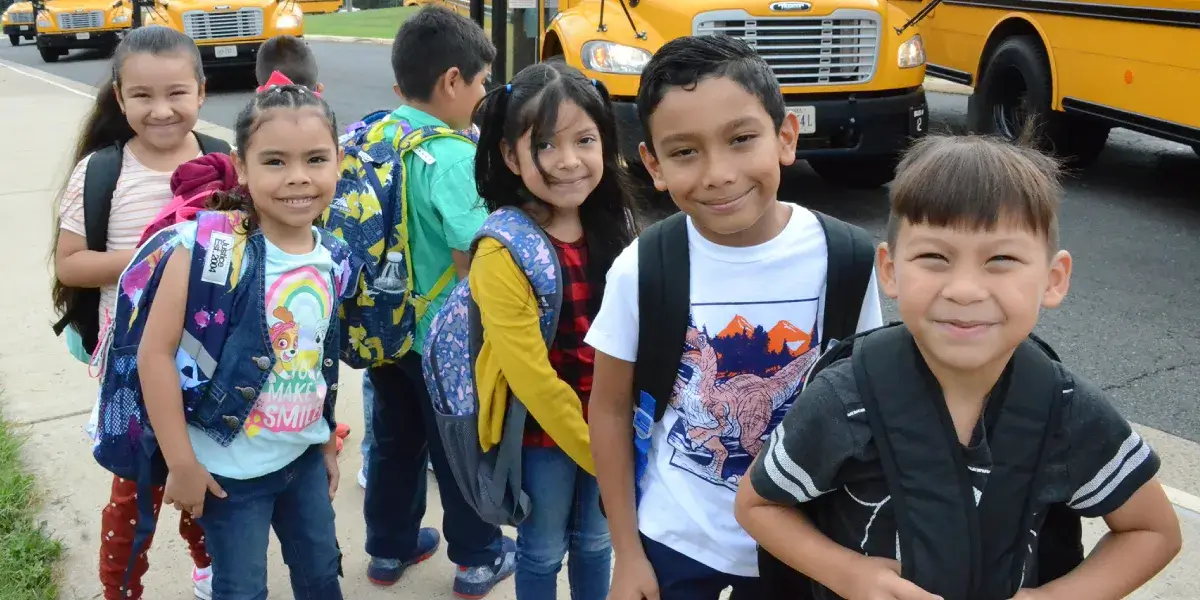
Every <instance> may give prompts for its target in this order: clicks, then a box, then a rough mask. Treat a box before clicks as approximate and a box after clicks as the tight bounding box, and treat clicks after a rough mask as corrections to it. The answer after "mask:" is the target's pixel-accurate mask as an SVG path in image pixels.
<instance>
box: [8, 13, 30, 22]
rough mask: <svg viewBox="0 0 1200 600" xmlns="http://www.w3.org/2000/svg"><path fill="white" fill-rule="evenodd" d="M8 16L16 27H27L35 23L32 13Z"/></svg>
mask: <svg viewBox="0 0 1200 600" xmlns="http://www.w3.org/2000/svg"><path fill="white" fill-rule="evenodd" d="M8 16H9V18H10V19H12V22H13V23H14V24H16V25H25V24H27V23H32V22H33V13H31V12H13V13H8Z"/></svg>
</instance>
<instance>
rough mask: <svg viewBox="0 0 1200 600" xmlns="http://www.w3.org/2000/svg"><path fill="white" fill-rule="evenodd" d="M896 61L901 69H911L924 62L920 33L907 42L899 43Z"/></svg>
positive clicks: (923, 42) (923, 47)
mask: <svg viewBox="0 0 1200 600" xmlns="http://www.w3.org/2000/svg"><path fill="white" fill-rule="evenodd" d="M896 62H897V64H899V65H900V68H901V69H911V68H913V67H919V66H921V65H923V64H925V41H924V40H922V39H921V34H919V33H918V34H916V35H914V36H912V38H911V39H909V40H908V41H907V42H904V43H903V44H900V50H899V52H897V56H896Z"/></svg>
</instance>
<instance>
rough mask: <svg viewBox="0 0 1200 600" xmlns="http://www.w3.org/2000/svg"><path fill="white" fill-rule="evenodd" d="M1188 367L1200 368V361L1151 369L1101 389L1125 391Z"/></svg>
mask: <svg viewBox="0 0 1200 600" xmlns="http://www.w3.org/2000/svg"><path fill="white" fill-rule="evenodd" d="M1188 367H1200V359H1197V360H1191V361H1188V362H1185V363H1180V364H1177V365H1170V366H1166V367H1159V368H1157V369H1150V370H1149V371H1144V372H1142V373H1139V374H1137V375H1134V376H1133V377H1130V378H1128V379H1126V380H1124V381H1120V382H1117V383H1110V384H1108V385H1105V386H1102V387H1101V388H1100V389H1101V390H1103V391H1106V392H1111V391H1113V390H1119V389H1124V388H1127V387H1129V386H1130V385H1133V384H1135V383H1137V382H1139V381H1141V380H1143V379H1147V378H1150V377H1154V376H1156V375H1162V374H1164V373H1171V372H1173V371H1178V370H1179V369H1186V368H1188Z"/></svg>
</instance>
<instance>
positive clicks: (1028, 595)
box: [1012, 588, 1045, 600]
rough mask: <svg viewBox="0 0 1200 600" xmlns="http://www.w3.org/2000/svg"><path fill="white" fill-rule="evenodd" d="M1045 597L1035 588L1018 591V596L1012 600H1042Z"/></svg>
mask: <svg viewBox="0 0 1200 600" xmlns="http://www.w3.org/2000/svg"><path fill="white" fill-rule="evenodd" d="M1043 598H1045V596H1044V595H1043V594H1042V593H1041V592H1039V591H1037V590H1036V589H1033V588H1021V589H1020V590H1018V591H1017V595H1016V596H1013V597H1012V600H1042V599H1043Z"/></svg>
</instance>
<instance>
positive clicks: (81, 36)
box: [75, 33, 92, 40]
mask: <svg viewBox="0 0 1200 600" xmlns="http://www.w3.org/2000/svg"><path fill="white" fill-rule="evenodd" d="M90 37H92V34H90V33H77V34H75V39H77V40H86V39H88V38H90Z"/></svg>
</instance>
